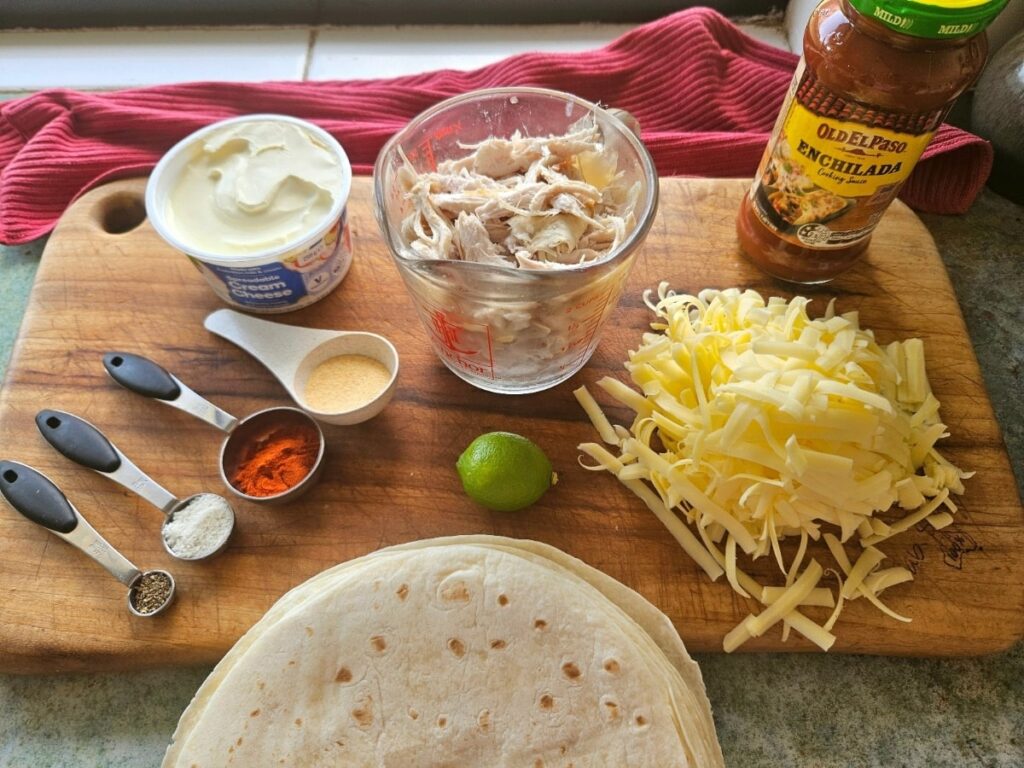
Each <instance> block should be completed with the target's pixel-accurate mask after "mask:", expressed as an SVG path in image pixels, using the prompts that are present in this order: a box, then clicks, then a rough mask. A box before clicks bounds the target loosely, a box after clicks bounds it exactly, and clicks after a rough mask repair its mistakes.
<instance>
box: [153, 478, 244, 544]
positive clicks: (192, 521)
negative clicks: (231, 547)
mask: <svg viewBox="0 0 1024 768" xmlns="http://www.w3.org/2000/svg"><path fill="white" fill-rule="evenodd" d="M234 520H235V516H234V513H233V512H232V511H231V505H230V504H228V503H227V501H226V500H224V499H223V498H221V497H220V496H217V495H216V494H213V493H200V494H198V495H196V496H194V497H193V498H192V500H191V501H189V503H188V504H186V505H185V506H184V507H182V508H181V509H178V510H176V511H175V513H174V517H172V518H171V520H170V521H169V522H166V523H164V527H163V536H164V541H166V542H167V546H168V548H169V549H170V550H171V551H172V552H173V553H174V554H176V555H177V556H178V557H184V558H196V557H202V556H204V555H208V554H210V553H211V552H213V551H214V550H215V549H217V548H218V547H219V546H220V545H221V544H223V543H224V540H225V539H227V537H228V536H229V535H230V534H231V529H232V528H233V526H234Z"/></svg>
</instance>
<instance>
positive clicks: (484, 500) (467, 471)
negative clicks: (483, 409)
mask: <svg viewBox="0 0 1024 768" xmlns="http://www.w3.org/2000/svg"><path fill="white" fill-rule="evenodd" d="M455 468H456V469H458V471H459V478H460V479H461V480H462V487H463V488H464V489H465V490H466V493H467V494H468V495H469V498H471V499H472V500H473V501H475V502H476V503H477V504H482V505H483V506H485V507H487V508H488V509H493V510H495V511H497V512H515V511H516V510H517V509H523V508H524V507H528V506H530V505H531V504H533V503H534V502H535V501H537V499H539V498H540V497H541V496H543V495H544V491H546V490H547V489H548V488H550V487H551V484H552V482H553V481H554V473H553V472H552V471H551V462H550V461H548V457H547V456H545V455H544V451H542V450H541V449H540V448H538V447H537V444H536V443H534V442H533V441H531V440H528V439H526V438H525V437H523V436H522V435H516V434H513V433H512V432H488V433H487V434H485V435H480V437H478V438H477V439H476V440H474V441H473V442H472V443H470V444H469V446H468V447H467V448H466V450H465V451H463V452H462V455H461V456H459V460H458V461H457V462H456V463H455Z"/></svg>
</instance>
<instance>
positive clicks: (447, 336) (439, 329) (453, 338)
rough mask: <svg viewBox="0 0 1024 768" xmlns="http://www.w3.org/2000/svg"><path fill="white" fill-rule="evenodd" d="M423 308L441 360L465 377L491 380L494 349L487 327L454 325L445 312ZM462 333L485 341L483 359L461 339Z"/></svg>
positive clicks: (470, 344)
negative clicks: (451, 365) (426, 313)
mask: <svg viewBox="0 0 1024 768" xmlns="http://www.w3.org/2000/svg"><path fill="white" fill-rule="evenodd" d="M424 306H425V308H426V310H427V312H428V316H429V319H430V333H431V335H432V336H433V337H434V340H435V341H436V342H437V344H438V345H439V346H440V347H441V349H442V353H443V355H444V358H445V359H446V360H448V361H449V362H451V363H453V364H454V365H457V366H458V367H459V368H462V369H463V370H465V371H467V372H469V373H473V374H476V375H478V376H488V377H490V378H492V379H493V378H494V348H493V344H492V341H491V328H490V326H487V325H481V324H477V323H454V322H452V320H451V317H450V315H449V314H448V312H446V311H445V310H444V309H442V308H441V307H435V306H431V305H427V304H424ZM464 331H468V332H470V333H477V334H482V335H484V336H485V337H486V339H487V351H486V355H483V354H481V353H482V352H483V350H481V349H479V348H476V347H474V346H473V343H472V342H471V341H470V340H468V339H465V338H463V332H464ZM478 356H479V357H478ZM474 358H475V359H474Z"/></svg>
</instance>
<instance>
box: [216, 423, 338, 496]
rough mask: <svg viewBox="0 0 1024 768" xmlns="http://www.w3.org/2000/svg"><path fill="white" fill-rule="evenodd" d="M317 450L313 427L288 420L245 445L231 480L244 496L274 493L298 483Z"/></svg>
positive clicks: (304, 474)
mask: <svg viewBox="0 0 1024 768" xmlns="http://www.w3.org/2000/svg"><path fill="white" fill-rule="evenodd" d="M319 452H320V437H319V435H318V434H317V432H316V430H315V428H313V427H311V426H307V425H302V424H288V425H287V426H281V427H278V428H276V429H274V430H273V431H271V432H269V433H267V434H266V435H264V436H263V437H261V438H260V439H259V440H256V441H255V442H253V444H252V445H251V446H247V448H246V451H245V453H244V454H243V456H242V460H241V461H239V463H238V467H237V468H236V469H235V471H234V472H233V473H232V474H231V484H232V485H233V486H235V488H237V489H238V490H239V491H241V492H242V493H244V494H246V495H248V496H276V495H277V494H279V493H284V492H285V491H287V490H288V489H289V488H294V487H295V486H296V485H298V484H299V483H301V482H302V481H303V480H304V479H305V478H306V476H307V475H308V474H309V473H310V471H312V469H313V465H314V464H315V463H316V457H317V454H318V453H319Z"/></svg>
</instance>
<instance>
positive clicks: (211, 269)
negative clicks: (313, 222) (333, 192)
mask: <svg viewBox="0 0 1024 768" xmlns="http://www.w3.org/2000/svg"><path fill="white" fill-rule="evenodd" d="M345 219H346V217H345V216H344V214H343V215H342V218H341V220H340V221H339V222H338V224H337V225H336V226H335V227H332V228H331V230H330V231H329V232H328V233H327V235H325V236H324V238H323V239H321V240H320V241H319V242H317V243H315V244H314V245H313V246H311V247H309V248H305V249H303V250H301V251H296V252H294V253H291V254H289V255H288V256H286V257H285V258H284V259H282V260H281V261H274V262H271V263H269V264H260V265H258V266H254V267H224V266H220V265H217V264H210V263H207V262H203V261H200V260H199V259H196V258H193V259H192V261H193V263H194V264H195V265H196V266H197V267H199V269H200V271H201V272H204V273H205V274H206V277H207V279H208V280H210V279H211V278H213V279H214V281H216V282H219V283H220V284H221V285H215V286H214V287H215V288H217V292H218V293H221V294H223V297H224V298H225V299H227V300H228V301H230V302H233V303H235V304H240V305H242V306H245V307H252V308H253V309H259V308H263V309H273V308H279V307H290V306H293V305H295V304H299V303H303V304H306V303H309V302H310V301H313V300H315V298H314V297H316V298H318V297H319V296H318V295H319V294H323V293H324V292H325V291H327V290H329V289H330V288H332V287H334V286H335V285H337V283H338V281H339V280H340V279H341V275H342V273H343V272H344V271H345V270H346V269H347V267H348V261H349V258H350V256H349V254H350V253H351V250H350V245H349V241H348V236H349V235H348V227H347V226H346V224H347V222H346V220H345ZM339 230H340V232H339ZM339 234H340V235H341V236H340V237H339ZM306 297H310V298H309V299H306ZM304 299H306V300H305V301H304Z"/></svg>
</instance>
